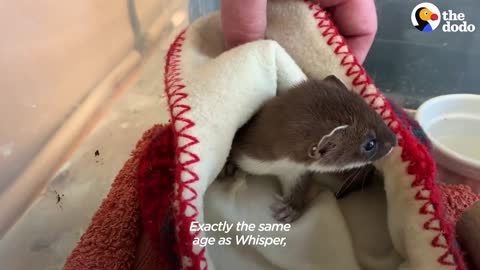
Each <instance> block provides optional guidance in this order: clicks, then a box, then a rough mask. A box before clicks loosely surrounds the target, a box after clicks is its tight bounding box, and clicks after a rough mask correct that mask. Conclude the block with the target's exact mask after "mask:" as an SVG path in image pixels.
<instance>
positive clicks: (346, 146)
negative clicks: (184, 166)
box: [229, 75, 397, 222]
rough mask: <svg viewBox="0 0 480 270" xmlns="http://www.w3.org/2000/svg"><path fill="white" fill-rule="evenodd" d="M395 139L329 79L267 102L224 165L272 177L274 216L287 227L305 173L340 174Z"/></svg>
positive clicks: (302, 195) (302, 192)
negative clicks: (276, 193) (276, 188)
mask: <svg viewBox="0 0 480 270" xmlns="http://www.w3.org/2000/svg"><path fill="white" fill-rule="evenodd" d="M396 143H397V139H396V136H395V134H394V133H393V132H392V131H391V130H390V128H388V127H387V125H386V124H385V123H384V122H383V120H382V118H381V117H380V116H379V115H378V114H377V113H376V112H375V111H374V110H373V109H372V108H370V106H369V105H368V104H367V103H366V102H365V101H364V100H363V99H362V97H360V96H359V95H358V94H356V93H355V92H353V91H349V90H348V89H347V88H346V86H345V85H344V84H343V83H342V82H341V81H340V80H339V79H337V78H336V77H335V76H333V75H332V76H328V77H327V78H325V79H324V80H313V79H310V80H307V81H305V82H303V83H301V84H299V85H297V86H295V87H293V88H291V89H289V90H287V91H285V92H283V93H281V94H279V95H278V96H276V97H274V98H272V99H271V100H269V101H267V102H266V103H265V104H264V105H263V106H262V107H261V109H260V110H259V111H258V112H257V113H256V114H255V115H254V116H253V117H252V119H250V121H248V122H247V123H246V124H245V125H244V126H243V127H241V128H240V129H239V130H238V132H237V133H236V135H235V137H234V140H233V144H232V149H231V153H230V157H229V162H230V163H231V164H233V165H234V166H236V167H238V168H240V169H241V170H243V171H245V172H247V173H250V174H254V175H274V176H277V177H278V179H279V180H280V183H281V186H282V192H283V195H282V196H280V197H279V200H278V202H277V203H276V204H275V205H273V207H272V209H273V211H274V217H275V218H276V219H277V220H279V221H283V222H293V221H294V220H296V219H297V218H298V217H299V216H300V215H301V214H302V212H303V210H304V209H305V208H306V206H307V203H308V202H307V197H308V196H307V195H306V192H308V191H309V189H310V188H309V186H308V182H309V178H310V175H311V173H315V172H321V173H327V172H342V171H345V170H348V169H353V168H359V167H362V166H365V165H368V164H371V163H372V162H374V161H376V160H378V159H380V158H382V157H384V156H385V155H387V154H388V153H389V152H391V150H392V149H393V147H394V146H395V145H396Z"/></svg>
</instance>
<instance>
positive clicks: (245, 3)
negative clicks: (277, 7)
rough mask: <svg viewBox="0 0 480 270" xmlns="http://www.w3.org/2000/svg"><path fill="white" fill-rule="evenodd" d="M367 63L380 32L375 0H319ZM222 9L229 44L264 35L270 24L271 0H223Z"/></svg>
mask: <svg viewBox="0 0 480 270" xmlns="http://www.w3.org/2000/svg"><path fill="white" fill-rule="evenodd" d="M316 2H318V3H319V4H320V6H321V7H322V8H324V9H325V10H327V11H328V12H330V14H331V17H332V19H333V21H334V23H335V25H336V27H337V28H338V31H339V32H340V34H342V35H343V36H344V37H345V38H346V40H347V44H348V46H349V47H350V49H351V50H352V52H353V54H354V55H355V56H356V57H357V59H358V61H359V62H360V63H363V61H364V60H365V58H366V57H367V54H368V51H369V50H370V47H371V46H372V43H373V39H374V38H375V34H376V32H377V13H376V9H375V2H374V0H317V1H316ZM220 10H221V11H220V13H221V17H222V28H223V32H224V35H225V42H226V44H227V46H228V47H235V46H238V45H240V44H243V43H246V42H250V41H254V40H258V39H262V38H264V36H265V30H266V27H267V0H221V8H220Z"/></svg>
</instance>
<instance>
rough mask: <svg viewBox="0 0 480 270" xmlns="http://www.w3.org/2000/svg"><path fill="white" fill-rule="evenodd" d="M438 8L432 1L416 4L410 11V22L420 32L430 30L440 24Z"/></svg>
mask: <svg viewBox="0 0 480 270" xmlns="http://www.w3.org/2000/svg"><path fill="white" fill-rule="evenodd" d="M440 16H441V14H440V10H439V9H438V8H437V7H436V6H435V5H434V4H432V3H421V4H418V5H417V6H416V7H415V8H414V9H413V11H412V24H413V26H415V28H417V29H418V30H420V31H422V32H432V31H433V30H435V29H436V28H437V27H438V26H439V25H440Z"/></svg>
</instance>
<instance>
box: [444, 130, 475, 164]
mask: <svg viewBox="0 0 480 270" xmlns="http://www.w3.org/2000/svg"><path fill="white" fill-rule="evenodd" d="M437 140H438V141H439V142H440V143H441V144H443V145H444V146H445V147H447V148H449V149H451V150H452V151H454V152H457V153H458V154H460V155H462V156H465V157H468V158H470V159H474V160H480V137H479V136H478V135H476V136H475V135H469V134H451V135H443V136H438V137H437Z"/></svg>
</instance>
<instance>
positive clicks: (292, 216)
mask: <svg viewBox="0 0 480 270" xmlns="http://www.w3.org/2000/svg"><path fill="white" fill-rule="evenodd" d="M270 208H271V210H272V212H273V218H274V219H276V220H277V221H279V222H282V223H292V222H294V221H295V220H297V219H298V218H299V217H300V216H301V214H302V213H301V212H302V211H301V209H298V208H296V207H295V206H294V205H292V204H290V203H288V201H286V200H285V198H284V197H281V196H278V195H277V197H276V201H275V202H274V203H273V204H272V206H271V207H270Z"/></svg>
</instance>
